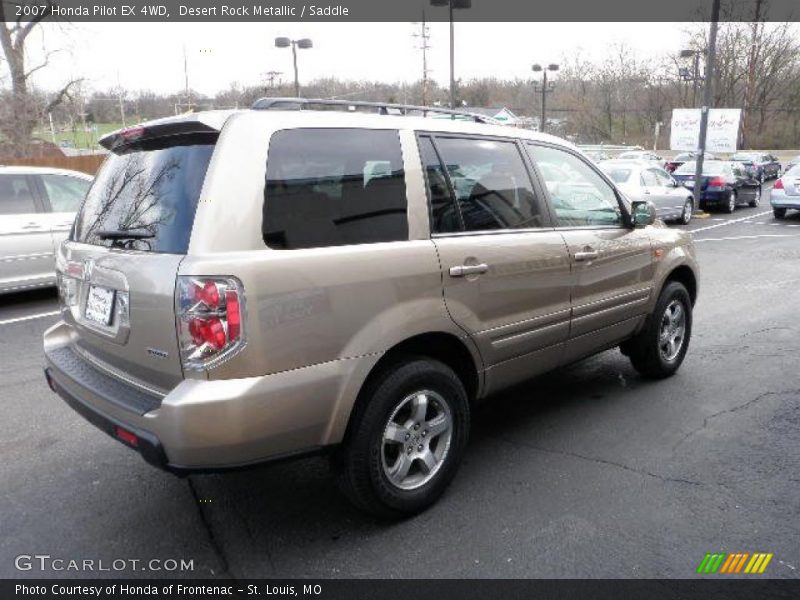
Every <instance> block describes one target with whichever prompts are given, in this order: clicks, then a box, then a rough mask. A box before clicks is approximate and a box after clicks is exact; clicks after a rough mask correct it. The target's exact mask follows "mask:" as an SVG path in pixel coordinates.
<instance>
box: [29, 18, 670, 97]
mask: <svg viewBox="0 0 800 600" xmlns="http://www.w3.org/2000/svg"><path fill="white" fill-rule="evenodd" d="M429 27H430V35H431V38H430V42H429V43H430V45H431V49H430V50H429V53H428V59H429V65H430V68H431V69H432V73H431V76H432V77H433V78H434V79H436V80H437V81H439V82H440V83H442V84H443V85H446V84H447V80H448V47H449V46H448V44H449V42H448V25H447V23H432V24H430V25H429ZM685 28H686V24H684V23H456V36H455V39H456V77H459V78H464V79H470V78H473V77H486V76H496V77H500V78H507V79H513V78H515V77H521V78H528V77H530V75H531V71H530V67H531V64H532V63H534V62H543V63H549V62H558V61H560V60H563V57H565V56H570V55H573V54H575V53H578V52H580V53H581V54H583V55H584V56H585V57H590V58H594V59H597V60H600V59H602V58H603V57H605V56H606V55H607V54H608V52H609V49H610V47H611V46H612V45H614V44H615V43H616V42H624V43H626V44H628V45H629V46H630V47H631V48H633V49H634V51H635V52H636V53H637V54H638V55H639V56H640V58H646V57H652V56H657V55H662V54H664V53H673V52H678V51H679V50H680V48H681V45H682V44H683V42H684V40H685V36H684V34H683V32H684V30H685ZM41 29H42V33H41V35H39V36H36V37H35V38H32V39H31V45H30V52H31V55H30V59H29V66H34V65H35V64H37V60H38V59H39V58H40V57H41V56H42V53H43V52H44V51H45V50H54V49H56V48H63V51H61V52H59V53H58V54H56V55H55V56H53V57H52V58H51V65H52V66H51V67H50V68H48V69H43V70H41V71H39V72H38V73H37V74H36V83H37V85H39V86H40V87H43V88H47V89H53V88H56V87H57V86H58V85H59V84H60V83H62V82H63V81H66V80H68V79H69V78H70V77H83V78H85V79H86V80H87V82H88V85H89V88H90V89H94V90H104V89H107V88H108V87H112V86H116V85H117V82H119V83H121V84H122V86H123V87H125V88H127V89H129V90H153V91H156V92H175V91H178V90H180V89H182V88H183V48H184V46H185V47H186V52H187V57H188V67H189V69H188V70H189V84H190V86H191V87H192V88H193V89H195V90H197V91H200V92H202V93H205V94H214V93H215V92H217V91H220V90H223V89H226V88H228V87H229V85H230V84H231V83H238V84H241V85H253V84H258V83H261V82H263V81H264V75H263V74H264V73H266V72H267V71H270V70H274V71H282V72H283V75H282V76H281V77H282V79H283V80H284V81H288V80H291V79H292V77H293V75H292V56H291V54H292V53H291V50H290V49H287V48H283V49H279V48H275V47H274V45H273V40H274V38H275V37H276V36H290V37H293V38H295V39H297V38H301V37H310V38H311V39H312V40H313V42H314V48H313V49H310V50H299V51H298V63H299V71H300V82H301V85H302V83H303V81H308V80H310V79H314V78H317V77H322V76H336V77H339V78H343V79H369V80H380V81H389V82H394V81H409V82H410V81H415V80H417V79H419V78H420V76H421V65H422V55H421V52H420V51H419V50H415V48H414V46H415V44H416V43H417V40H415V39H414V38H412V33H414V31H415V30H418V27H416V28H415V26H414V25H412V24H411V23H348V24H328V23H282V24H281V23H277V24H276V23H229V24H225V23H200V24H193V23H192V24H189V23H156V24H145V23H138V24H127V23H126V24H122V23H75V24H72V25H65V26H60V25H54V24H45V25H44V26H43V27H42V28H41Z"/></svg>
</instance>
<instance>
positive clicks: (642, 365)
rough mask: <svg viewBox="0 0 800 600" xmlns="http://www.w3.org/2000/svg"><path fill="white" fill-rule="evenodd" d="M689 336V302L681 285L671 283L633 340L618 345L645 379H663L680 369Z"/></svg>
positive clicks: (690, 307) (690, 314)
mask: <svg viewBox="0 0 800 600" xmlns="http://www.w3.org/2000/svg"><path fill="white" fill-rule="evenodd" d="M691 335H692V301H691V298H690V297H689V292H688V291H687V290H686V288H685V287H684V286H683V284H682V283H679V282H677V281H670V282H669V283H667V285H665V286H664V289H663V290H662V291H661V295H660V296H659V297H658V302H657V303H656V308H655V311H653V313H652V314H651V315H650V316H648V317H647V321H646V322H645V325H644V328H643V329H642V331H640V332H639V333H638V334H637V335H636V337H634V338H633V339H630V340H628V341H627V342H625V343H624V344H622V346H621V350H622V352H623V353H624V354H626V355H627V356H628V357H629V358H630V360H631V363H632V364H633V367H634V368H635V369H636V370H637V371H638V372H639V373H641V374H642V375H644V376H645V377H649V378H652V379H662V378H664V377H669V376H670V375H673V374H674V373H675V371H677V370H678V368H679V367H680V366H681V363H682V362H683V359H684V357H685V356H686V351H687V349H688V348H689V338H690V337H691Z"/></svg>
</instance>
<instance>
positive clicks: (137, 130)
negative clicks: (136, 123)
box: [119, 127, 145, 142]
mask: <svg viewBox="0 0 800 600" xmlns="http://www.w3.org/2000/svg"><path fill="white" fill-rule="evenodd" d="M144 134H145V129H144V127H129V128H128V129H123V130H122V131H120V132H119V135H120V137H121V138H122V139H123V140H125V141H126V142H129V141H131V140H136V139H139V138H140V137H142V136H143V135H144Z"/></svg>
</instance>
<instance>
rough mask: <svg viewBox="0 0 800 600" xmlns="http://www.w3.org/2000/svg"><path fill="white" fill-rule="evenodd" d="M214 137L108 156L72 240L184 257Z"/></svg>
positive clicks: (159, 142) (185, 138)
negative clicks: (182, 255) (127, 235)
mask: <svg viewBox="0 0 800 600" xmlns="http://www.w3.org/2000/svg"><path fill="white" fill-rule="evenodd" d="M216 135H217V134H199V135H192V136H181V137H170V138H166V139H167V140H168V141H164V140H163V139H160V140H150V141H145V142H141V143H139V144H136V145H134V146H132V147H128V148H127V149H126V151H125V152H124V153H123V154H112V155H111V156H109V158H108V159H107V160H106V162H105V163H104V164H103V167H102V169H100V172H99V173H98V174H97V178H96V179H95V182H94V185H92V187H91V189H90V190H89V194H88V195H87V196H86V200H85V201H84V203H83V206H82V208H81V211H80V213H79V214H78V217H77V220H76V222H75V229H74V232H73V236H72V238H71V239H73V240H74V241H77V242H83V243H86V244H93V245H96V246H108V247H111V246H114V247H122V248H129V249H133V250H145V251H151V252H167V253H173V254H185V253H186V251H187V249H188V246H189V236H190V234H191V231H192V225H193V223H194V214H195V211H196V209H197V201H198V199H199V197H200V190H201V188H202V186H203V181H204V180H205V176H206V169H207V168H208V163H209V161H210V160H211V154H212V152H213V151H214V143H215V141H216ZM126 233H127V234H129V236H130V237H126Z"/></svg>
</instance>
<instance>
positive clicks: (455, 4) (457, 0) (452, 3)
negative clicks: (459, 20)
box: [430, 0, 472, 108]
mask: <svg viewBox="0 0 800 600" xmlns="http://www.w3.org/2000/svg"><path fill="white" fill-rule="evenodd" d="M430 2H431V6H447V10H448V15H449V21H450V108H455V107H456V75H455V70H456V68H455V62H456V42H455V27H454V25H453V10H454V9H457V8H472V0H430Z"/></svg>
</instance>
